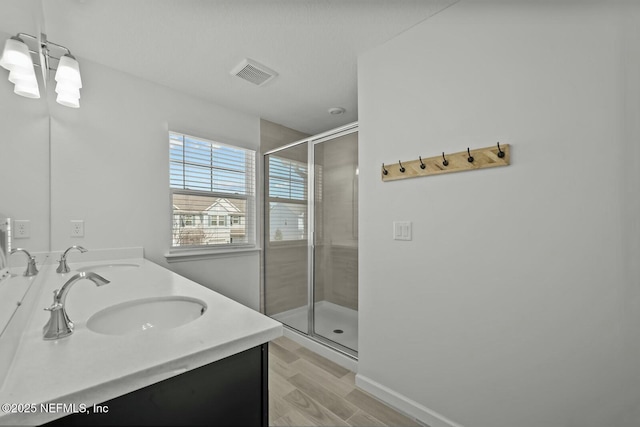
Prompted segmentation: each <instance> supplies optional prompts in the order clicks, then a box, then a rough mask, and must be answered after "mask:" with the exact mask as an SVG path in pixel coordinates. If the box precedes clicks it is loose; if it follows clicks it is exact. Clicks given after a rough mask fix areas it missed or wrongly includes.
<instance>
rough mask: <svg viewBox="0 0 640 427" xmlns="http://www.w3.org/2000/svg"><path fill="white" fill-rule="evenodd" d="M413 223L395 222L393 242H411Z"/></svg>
mask: <svg viewBox="0 0 640 427" xmlns="http://www.w3.org/2000/svg"><path fill="white" fill-rule="evenodd" d="M411 228H412V227H411V221H393V240H411Z"/></svg>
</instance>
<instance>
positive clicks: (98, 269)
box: [76, 263, 140, 273]
mask: <svg viewBox="0 0 640 427" xmlns="http://www.w3.org/2000/svg"><path fill="white" fill-rule="evenodd" d="M138 267H140V266H139V265H138V264H127V263H122V264H96V265H88V266H86V267H81V268H78V269H77V270H76V271H79V272H83V271H93V272H94V273H111V272H114V271H126V270H131V269H134V268H138Z"/></svg>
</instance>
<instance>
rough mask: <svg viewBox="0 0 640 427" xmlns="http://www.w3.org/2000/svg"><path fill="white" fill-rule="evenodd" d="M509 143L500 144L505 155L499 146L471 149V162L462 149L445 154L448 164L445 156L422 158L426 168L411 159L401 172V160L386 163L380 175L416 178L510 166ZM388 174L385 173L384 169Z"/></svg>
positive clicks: (383, 178) (390, 177) (387, 178)
mask: <svg viewBox="0 0 640 427" xmlns="http://www.w3.org/2000/svg"><path fill="white" fill-rule="evenodd" d="M509 148H510V147H509V144H504V145H502V144H501V145H500V150H501V151H502V152H503V153H504V157H498V154H499V150H498V146H497V145H496V146H493V147H485V148H478V149H476V150H470V154H471V156H472V157H473V162H469V160H468V158H469V153H467V152H466V151H460V152H458V153H453V154H447V153H445V154H444V158H446V159H447V162H448V165H447V166H444V165H443V161H444V159H443V157H442V155H440V156H434V157H428V158H426V159H422V163H423V164H424V165H425V168H424V169H422V168H420V164H421V162H420V160H419V159H416V160H410V161H407V162H402V161H400V162H401V163H402V167H404V169H405V171H404V172H400V162H396V163H389V164H384V165H383V166H382V168H381V170H380V176H381V177H382V180H383V181H396V180H399V179H407V178H416V177H419V176H429V175H439V174H443V173H451V172H463V171H470V170H476V169H484V168H495V167H498V166H508V165H509V161H510V150H509ZM385 170H386V171H387V174H386V175H385V174H384V171H385Z"/></svg>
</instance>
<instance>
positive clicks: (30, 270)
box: [9, 248, 38, 277]
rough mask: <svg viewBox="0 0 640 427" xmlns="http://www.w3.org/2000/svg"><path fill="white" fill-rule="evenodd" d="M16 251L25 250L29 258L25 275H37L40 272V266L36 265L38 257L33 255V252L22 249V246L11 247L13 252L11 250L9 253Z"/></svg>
mask: <svg viewBox="0 0 640 427" xmlns="http://www.w3.org/2000/svg"><path fill="white" fill-rule="evenodd" d="M16 252H24V253H25V255H26V256H27V258H28V259H29V260H28V262H27V269H26V270H25V271H24V276H26V277H29V276H35V275H36V274H38V267H36V257H34V256H31V254H30V253H29V252H27V250H26V249H22V248H15V249H11V252H9V255H13V254H15V253H16Z"/></svg>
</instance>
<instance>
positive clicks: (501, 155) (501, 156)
mask: <svg viewBox="0 0 640 427" xmlns="http://www.w3.org/2000/svg"><path fill="white" fill-rule="evenodd" d="M498 157H500V158H503V157H504V151H502V150H501V149H500V143H499V142H498Z"/></svg>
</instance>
